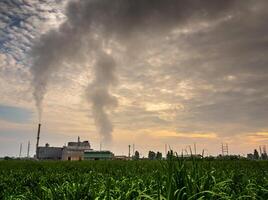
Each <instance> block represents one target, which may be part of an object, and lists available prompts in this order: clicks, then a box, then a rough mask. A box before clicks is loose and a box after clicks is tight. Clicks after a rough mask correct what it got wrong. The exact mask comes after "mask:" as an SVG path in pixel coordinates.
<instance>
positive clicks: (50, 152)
mask: <svg viewBox="0 0 268 200" xmlns="http://www.w3.org/2000/svg"><path fill="white" fill-rule="evenodd" d="M85 150H92V149H91V147H90V143H89V141H83V142H80V138H79V137H78V141H77V142H68V145H67V146H63V147H50V146H49V144H46V145H45V146H43V147H37V151H36V152H37V153H38V154H37V156H36V157H37V158H38V159H40V160H83V159H84V151H85Z"/></svg>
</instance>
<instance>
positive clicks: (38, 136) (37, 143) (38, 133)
mask: <svg viewBox="0 0 268 200" xmlns="http://www.w3.org/2000/svg"><path fill="white" fill-rule="evenodd" d="M40 129H41V124H38V131H37V141H36V159H38V158H39V152H38V146H39V139H40Z"/></svg>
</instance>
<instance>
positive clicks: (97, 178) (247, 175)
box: [0, 159, 268, 200]
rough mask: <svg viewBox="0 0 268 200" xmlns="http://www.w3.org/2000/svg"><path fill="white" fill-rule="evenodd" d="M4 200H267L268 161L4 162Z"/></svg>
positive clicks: (0, 195)
mask: <svg viewBox="0 0 268 200" xmlns="http://www.w3.org/2000/svg"><path fill="white" fill-rule="evenodd" d="M0 199H31V200H35V199H55V200H60V199H121V200H128V199H181V200H186V199H189V200H190V199H263V200H267V199H268V162H266V161H219V160H214V161H204V160H191V161H182V160H179V159H172V160H168V161H149V160H147V161H146V160H145V161H141V160H139V161H81V162H79V161H77V162H68V161H66V162H64V161H61V162H60V161H40V162H37V161H0Z"/></svg>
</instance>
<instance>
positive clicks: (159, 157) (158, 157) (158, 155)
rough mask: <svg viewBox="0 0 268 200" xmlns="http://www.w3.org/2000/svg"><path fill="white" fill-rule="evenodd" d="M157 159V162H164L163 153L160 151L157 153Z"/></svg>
mask: <svg viewBox="0 0 268 200" xmlns="http://www.w3.org/2000/svg"><path fill="white" fill-rule="evenodd" d="M156 159H157V160H162V153H161V152H159V151H158V152H157V153H156Z"/></svg>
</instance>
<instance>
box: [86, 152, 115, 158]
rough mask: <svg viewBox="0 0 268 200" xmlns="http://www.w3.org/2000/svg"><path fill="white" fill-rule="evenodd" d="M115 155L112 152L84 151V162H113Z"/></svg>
mask: <svg viewBox="0 0 268 200" xmlns="http://www.w3.org/2000/svg"><path fill="white" fill-rule="evenodd" d="M113 158H114V154H113V153H112V152H111V151H93V150H85V151H84V160H111V159H113Z"/></svg>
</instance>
